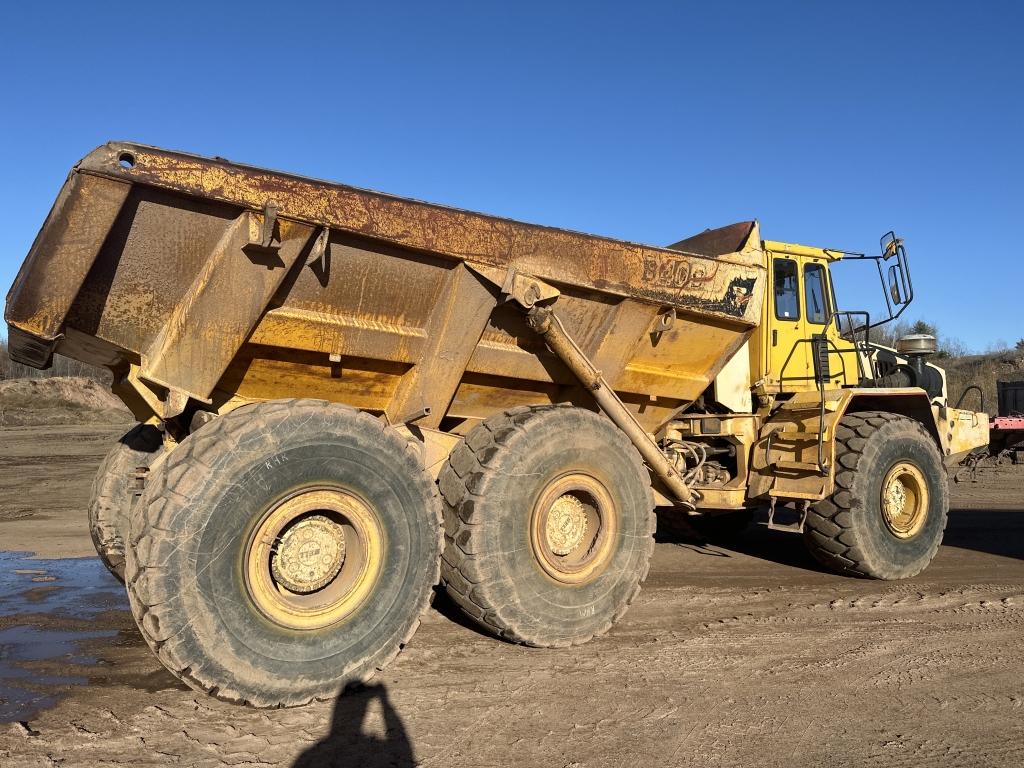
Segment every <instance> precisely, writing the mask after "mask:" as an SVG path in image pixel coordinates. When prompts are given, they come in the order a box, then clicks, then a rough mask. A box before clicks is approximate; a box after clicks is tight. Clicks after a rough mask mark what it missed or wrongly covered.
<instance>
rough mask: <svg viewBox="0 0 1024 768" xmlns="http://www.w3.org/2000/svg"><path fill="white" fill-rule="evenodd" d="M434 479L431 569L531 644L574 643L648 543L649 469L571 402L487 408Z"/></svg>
mask: <svg viewBox="0 0 1024 768" xmlns="http://www.w3.org/2000/svg"><path fill="white" fill-rule="evenodd" d="M439 483H440V486H441V493H442V495H443V496H444V500H445V505H444V518H445V550H444V557H443V559H442V563H441V573H442V579H443V581H444V584H445V587H446V589H447V591H448V594H449V595H450V596H451V598H452V600H453V601H454V602H455V603H457V604H458V605H459V606H460V607H461V608H462V609H463V611H465V613H466V614H467V615H469V616H470V617H471V618H472V619H473V620H474V621H475V622H476V623H477V624H479V625H480V626H481V627H483V628H484V629H486V630H487V631H489V632H491V633H493V634H495V635H497V636H498V637H502V638H504V639H506V640H510V641H512V642H517V643H523V644H526V645H532V646H543V647H550V646H568V645H574V644H579V643H584V642H586V641H587V640H590V639H591V638H592V637H594V636H595V635H600V634H603V633H604V632H607V631H608V629H610V628H611V626H612V624H614V623H615V622H616V621H617V620H618V619H619V618H621V617H622V615H623V614H624V613H625V612H626V609H627V608H628V607H629V604H630V603H631V602H632V601H633V599H634V598H635V597H636V595H637V593H639V591H640V584H641V583H642V582H643V580H644V579H645V578H646V576H647V570H648V561H649V559H650V556H651V552H652V550H653V548H654V528H655V518H654V512H653V509H654V500H653V497H652V494H651V489H650V477H649V475H648V473H647V470H646V469H645V468H644V465H643V463H642V461H641V459H640V455H639V453H637V451H636V449H635V448H634V447H633V445H632V444H631V443H630V442H629V441H628V440H627V439H626V437H625V436H624V435H623V434H622V433H621V432H620V431H619V430H618V428H617V427H615V425H614V424H613V423H612V422H611V421H609V420H608V419H607V418H605V417H603V416H600V415H598V414H596V413H593V412H591V411H586V410H583V409H581V408H573V407H571V406H541V407H520V408H514V409H512V410H509V411H506V412H504V413H501V414H498V415H496V416H492V417H491V418H489V419H487V420H486V421H484V422H483V423H482V424H480V425H479V426H477V427H476V428H475V429H473V431H472V432H470V433H469V435H468V436H467V437H466V439H465V440H464V441H463V442H462V443H461V444H460V445H459V446H458V447H457V448H456V449H455V450H454V451H453V452H452V454H451V456H449V458H448V462H447V464H446V465H445V467H444V468H443V469H442V471H441V476H440V478H439Z"/></svg>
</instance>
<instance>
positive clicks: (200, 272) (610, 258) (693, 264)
mask: <svg viewBox="0 0 1024 768" xmlns="http://www.w3.org/2000/svg"><path fill="white" fill-rule="evenodd" d="M123 147H124V145H115V146H111V147H107V148H101V149H102V151H97V153H93V155H91V156H90V158H87V159H86V161H84V162H83V166H82V169H80V170H79V171H77V172H75V173H73V174H72V176H71V178H70V179H69V182H68V184H67V185H66V187H65V189H64V191H63V192H62V194H61V200H59V201H58V205H56V206H55V208H54V212H53V213H52V214H51V216H50V218H49V219H48V221H47V224H46V225H45V226H44V229H43V231H42V232H41V234H40V238H39V240H38V241H37V243H36V246H35V247H34V248H33V252H32V253H31V254H30V257H29V260H28V261H27V262H26V266H25V268H24V269H23V272H22V274H21V275H20V276H19V280H18V282H17V283H16V284H15V286H14V288H12V291H11V294H10V296H9V302H8V308H7V318H8V321H9V322H10V323H11V326H12V328H21V329H23V330H25V331H26V332H27V333H28V334H30V335H32V336H34V337H45V338H50V339H53V338H56V337H59V338H57V339H56V341H55V343H56V344H58V345H59V347H58V348H59V349H60V351H62V352H64V353H66V354H69V355H71V356H73V357H78V358H80V359H87V360H89V361H91V362H98V363H101V364H106V365H127V364H129V363H132V364H136V365H139V366H140V367H141V374H142V376H143V378H144V379H146V380H148V381H149V382H151V383H152V384H153V385H154V387H155V388H156V389H157V390H158V391H159V389H160V387H163V388H166V389H168V390H177V391H179V392H183V393H185V394H187V395H190V396H192V397H194V398H196V399H199V400H203V401H206V402H214V403H216V402H218V401H224V400H226V399H227V398H229V397H231V396H233V395H236V394H237V395H240V396H242V397H246V398H254V399H262V398H277V397H289V396H319V397H325V398H327V399H331V400H337V401H340V402H346V403H350V404H352V405H356V406H358V407H362V408H367V409H370V410H375V411H384V412H387V413H388V415H389V417H390V418H392V419H401V418H402V417H403V416H405V415H406V414H408V413H411V412H413V411H416V410H418V409H421V408H423V407H425V406H429V407H431V409H432V414H431V416H430V417H429V418H428V419H427V420H426V421H424V422H421V423H423V424H424V425H425V426H433V425H436V424H438V423H440V422H441V419H442V418H443V417H444V416H445V415H447V416H449V417H450V418H453V419H457V418H479V417H482V416H486V415H488V414H490V413H493V412H494V411H495V410H498V409H501V408H506V407H509V406H510V405H514V404H518V403H527V402H529V403H534V402H548V401H555V400H566V399H574V398H575V397H577V396H578V393H575V392H574V389H575V387H576V383H575V381H574V380H573V378H572V377H571V376H570V375H569V373H568V372H567V371H566V370H565V369H564V368H563V367H562V365H561V363H560V362H559V361H558V360H557V359H556V358H554V357H553V356H552V355H550V354H549V353H547V351H546V350H544V349H543V348H542V347H541V345H540V344H539V343H538V341H537V339H536V338H535V337H534V336H533V334H532V332H530V331H528V330H527V329H526V327H525V324H524V322H523V317H522V315H521V314H520V312H519V311H518V310H516V309H515V308H514V307H512V306H510V305H505V304H502V303H501V296H500V295H499V291H498V289H497V288H496V287H495V286H494V285H493V282H492V281H493V279H494V277H493V275H494V274H501V273H500V271H498V270H501V269H504V270H506V271H507V269H508V267H509V266H515V267H516V268H519V269H522V271H524V272H525V271H527V270H532V271H530V272H529V273H530V274H536V275H537V276H539V277H542V278H544V279H547V280H549V281H551V282H552V283H554V284H555V285H556V286H557V287H558V288H559V289H560V290H561V291H562V296H561V297H560V298H559V299H558V302H557V309H558V312H559V314H560V315H561V316H562V317H563V318H564V322H565V324H566V326H567V328H568V329H569V331H570V332H571V333H572V334H573V335H574V336H575V337H576V338H577V340H578V341H579V342H580V344H581V346H582V347H583V349H584V350H585V351H586V352H587V353H588V355H590V356H591V357H592V358H593V359H594V360H595V361H596V362H597V364H598V366H599V367H601V368H602V370H603V372H604V374H605V376H606V378H607V379H608V380H609V381H610V382H611V383H612V384H613V386H614V387H615V388H616V389H617V390H619V391H620V392H621V393H622V395H623V398H624V400H626V402H627V403H629V404H630V405H631V406H632V407H633V408H634V409H635V411H636V412H637V414H638V416H639V417H640V418H641V421H642V422H644V423H645V424H646V425H647V426H648V427H649V428H653V427H654V426H656V425H657V424H660V423H661V422H663V421H664V420H665V419H666V418H668V415H669V414H671V412H672V411H673V410H675V409H676V408H678V406H679V405H680V404H682V403H683V402H684V401H686V400H690V399H693V398H694V397H696V396H698V395H699V394H700V392H702V391H703V389H704V388H705V387H706V386H707V384H708V382H709V381H710V380H711V379H712V378H713V377H714V375H715V374H716V373H717V371H718V369H719V368H720V367H721V365H722V364H724V362H725V361H726V360H727V359H728V358H729V357H730V356H731V354H732V353H733V352H734V351H735V349H737V348H738V347H739V346H740V345H741V344H742V343H743V341H744V340H745V339H746V338H747V336H748V335H749V334H750V332H751V331H752V328H753V326H754V324H755V323H756V319H757V318H758V317H759V309H760V301H761V300H762V295H761V294H762V293H763V274H764V270H763V267H760V266H753V263H754V261H755V260H756V259H755V257H754V256H752V255H751V253H743V254H732V255H731V256H732V260H731V261H730V260H729V259H728V258H725V259H709V258H703V257H699V256H693V255H689V254H676V253H664V252H663V251H662V250H660V249H650V248H646V247H644V246H634V245H632V244H623V243H617V242H616V241H608V240H604V239H601V238H589V237H588V236H584V235H578V234H576V233H565V232H561V231H559V230H547V229H545V228H541V227H530V226H529V225H519V224H518V223H516V222H506V221H504V220H498V219H493V218H491V217H482V216H478V215H476V214H468V213H465V212H457V211H450V210H449V209H439V208H437V207H436V206H427V205H426V204H422V203H413V202H410V201H402V200H400V199H398V198H389V197H387V196H381V195H376V197H374V196H375V194H376V193H367V192H363V191H361V190H357V191H352V190H351V189H350V188H342V187H337V186H335V185H326V184H323V183H318V182H310V181H308V180H296V179H295V178H294V177H278V176H274V175H272V174H271V175H270V176H272V177H273V179H272V181H273V185H274V186H273V188H274V189H275V198H276V199H275V201H274V202H275V203H276V205H278V206H279V207H280V217H279V218H278V219H277V223H276V225H275V226H274V241H273V245H272V247H270V248H263V247H255V246H254V242H253V241H254V238H255V239H258V234H259V232H260V229H261V226H262V224H263V221H264V217H263V214H262V213H259V212H258V211H257V210H254V207H256V206H255V205H254V202H255V201H256V200H257V199H258V198H259V196H260V195H263V196H265V195H266V192H267V188H268V184H269V182H268V181H267V179H266V174H265V172H261V173H263V174H264V175H262V176H259V178H257V179H254V178H252V175H253V174H252V173H250V172H248V171H246V172H242V171H240V170H236V169H237V167H234V166H228V171H230V173H228V171H225V170H224V168H223V167H222V164H217V163H214V162H213V161H203V160H202V159H195V158H190V157H188V156H178V155H173V154H172V155H167V154H166V153H165V154H163V155H159V158H160V159H162V161H163V165H161V166H160V167H159V168H157V169H154V168H150V169H149V171H148V173H149V174H150V176H149V177H147V176H145V175H144V170H145V168H146V164H147V163H149V162H154V161H153V158H154V157H157V155H147V154H144V152H143V151H142V150H140V149H139V148H137V147H135V146H134V145H133V146H132V147H131V152H132V160H133V162H134V166H133V168H131V169H121V168H120V166H118V165H117V164H116V160H117V158H118V156H119V154H123V153H124V151H125V150H124V149H123ZM200 161H202V162H205V163H207V164H209V165H210V167H213V168H215V169H220V171H219V175H216V174H215V175H212V176H211V174H212V171H210V169H209V168H206V169H205V170H206V171H207V173H205V175H204V173H200V172H199V171H201V170H203V168H204V167H200V166H201V163H200ZM110 163H113V164H114V165H115V166H116V168H118V169H119V170H111V168H109V167H108V166H109V165H110ZM104 164H106V165H104ZM168 164H170V166H171V169H170V170H167V169H168ZM101 165H102V166H103V168H102V169H100V168H98V166H101ZM197 167H199V171H197V170H196V168H197ZM187 168H191V169H192V171H193V173H191V175H190V173H188V172H186V170H183V169H187ZM83 169H85V170H83ZM99 170H104V173H105V174H110V175H98V174H99ZM243 170H244V169H243ZM225 173H228V176H229V177H230V178H225V176H224V174H225ZM232 174H234V175H232ZM282 178H284V179H285V180H286V181H288V184H291V185H292V186H291V187H289V186H288V184H284V185H283V186H282V184H283V182H282V180H281V179H282ZM129 180H130V182H131V183H130V184H129V183H127V182H128V181H129ZM154 180H159V181H160V183H159V184H156V183H151V182H154ZM232 180H233V181H234V182H237V183H235V184H234V185H228V186H226V187H225V185H226V184H227V182H228V181H232ZM215 182H217V183H215ZM257 182H259V183H257ZM217 184H220V186H218V185H217ZM301 184H305V185H313V186H311V187H310V189H312V188H316V189H319V190H320V192H321V197H323V198H325V199H326V202H325V201H324V200H319V202H317V201H313V200H312V199H311V197H310V195H311V192H310V189H307V188H303V189H302V190H298V191H296V190H297V188H295V187H294V185H301ZM174 185H178V186H181V187H184V188H186V189H187V190H188V193H186V192H184V191H182V189H175V188H172V186H174ZM261 185H262V186H261ZM316 185H319V186H316ZM86 188H88V194H84V193H83V190H85V189H86ZM339 190H340V191H339ZM282 195H286V196H284V197H282ZM352 195H355V197H352ZM377 198H380V199H377ZM62 201H63V202H62ZM368 201H369V202H368ZM263 202H264V203H265V202H267V200H264V201H263ZM314 203H315V205H314ZM357 203H358V205H357ZM371 203H372V204H373V205H377V206H378V209H374V211H371V210H369V209H368V208H367V206H368V205H370V204H371ZM330 205H338V206H342V209H341V210H340V211H334V212H332V211H333V209H331V208H330ZM396 205H405V206H406V207H405V209H404V211H398V210H397V209H395V208H394V206H396ZM311 206H312V207H316V206H319V208H317V211H319V214H318V215H323V216H324V217H325V218H327V217H328V214H330V216H331V221H329V222H324V223H320V224H317V223H316V222H310V221H308V220H305V219H304V216H305V215H306V214H308V213H310V211H311ZM346 206H347V207H346ZM360 206H361V207H360ZM385 209H386V215H385V213H381V211H385ZM426 209H429V213H430V216H429V217H427V218H426V219H425V218H424V216H425V215H426V214H424V210H426ZM438 211H441V212H443V215H442V214H441V213H438ZM86 212H88V213H89V214H90V215H89V221H90V222H94V223H93V224H91V225H87V224H86V223H84V216H85V213H86ZM375 213H379V214H380V215H381V216H383V218H375V217H374V216H375ZM289 214H292V216H290V217H289ZM296 214H301V215H296ZM401 216H404V217H405V218H404V219H402V218H401ZM438 217H441V219H443V221H440V222H439V218H438ZM401 221H404V222H405V226H406V231H402V232H399V231H396V230H395V228H396V227H398V226H399V224H400V223H401ZM339 225H340V226H341V227H342V228H336V227H337V226H339ZM356 225H358V226H356ZM459 226H461V227H462V235H461V236H460V235H459V232H458V231H457V230H458V229H459ZM516 227H522V228H523V229H522V231H520V230H518V229H515V228H516ZM509 228H512V229H509ZM355 229H360V230H361V231H359V232H356V231H353V230H355ZM755 230H756V228H755ZM325 231H326V232H327V234H326V235H325V234H324V233H325ZM367 232H372V233H373V234H375V235H377V236H374V237H371V236H368V235H367V234H366V233H367ZM524 232H525V233H526V234H523V233H524ZM384 234H386V236H387V238H385V237H383V235H384ZM412 243H416V244H418V245H420V246H421V247H418V248H417V247H412V245H411V244H412ZM90 250H92V253H91V254H90V253H89V251H90ZM459 250H461V251H464V252H460V253H455V251H459ZM487 270H491V273H492V274H491V280H488V279H484V278H483V277H481V272H486V271H487ZM57 275H60V276H61V277H57ZM65 276H66V277H65ZM44 297H45V299H44ZM708 297H716V298H714V299H713V300H712V299H711V298H708ZM668 307H675V308H677V309H678V311H679V315H678V318H677V320H676V321H675V323H674V325H673V326H672V327H671V328H670V329H669V330H667V331H662V332H654V329H655V322H656V320H657V318H658V315H659V314H661V313H663V312H664V311H665V310H666V309H667V308H668ZM60 334H63V336H60ZM581 399H582V398H581Z"/></svg>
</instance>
